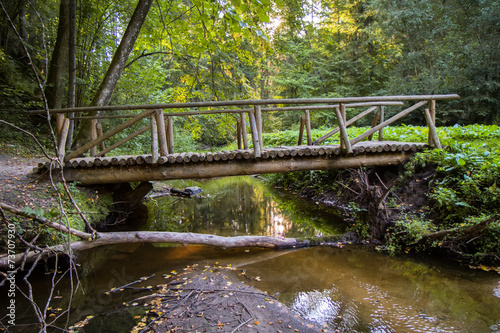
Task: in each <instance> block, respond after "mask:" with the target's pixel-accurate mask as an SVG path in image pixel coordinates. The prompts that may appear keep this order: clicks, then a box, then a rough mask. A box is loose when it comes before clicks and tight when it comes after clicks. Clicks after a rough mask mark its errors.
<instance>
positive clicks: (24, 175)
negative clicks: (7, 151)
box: [0, 154, 56, 209]
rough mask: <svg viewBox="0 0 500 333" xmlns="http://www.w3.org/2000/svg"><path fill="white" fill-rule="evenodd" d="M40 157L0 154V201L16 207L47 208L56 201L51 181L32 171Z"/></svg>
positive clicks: (40, 159)
mask: <svg viewBox="0 0 500 333" xmlns="http://www.w3.org/2000/svg"><path fill="white" fill-rule="evenodd" d="M42 160H43V159H42V158H36V157H35V158H28V157H20V156H10V155H2V154H0V184H2V185H1V186H2V191H0V201H1V202H3V203H5V204H8V205H11V206H13V207H15V208H18V209H23V208H26V207H29V208H32V209H35V208H36V207H40V208H42V209H47V208H49V207H51V206H53V205H54V204H55V202H56V198H55V191H54V188H53V187H52V185H51V183H50V182H49V181H48V180H47V179H46V178H43V177H41V175H40V174H36V173H33V172H32V171H33V169H34V168H35V167H36V166H37V165H38V162H40V161H42Z"/></svg>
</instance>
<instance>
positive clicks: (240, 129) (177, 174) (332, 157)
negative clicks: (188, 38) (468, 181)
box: [33, 95, 459, 184]
mask: <svg viewBox="0 0 500 333" xmlns="http://www.w3.org/2000/svg"><path fill="white" fill-rule="evenodd" d="M457 98H459V96H458V95H420V96H379V97H349V98H326V99H294V100H254V101H217V102H195V103H178V104H156V105H136V106H130V105H127V106H105V107H87V108H73V109H57V110H45V111H38V112H33V113H35V114H36V113H38V114H47V115H49V114H57V115H58V120H59V121H58V135H59V147H58V148H59V152H58V159H59V161H60V163H54V161H52V162H50V163H49V162H47V163H45V164H40V165H39V166H38V168H39V169H47V170H57V169H61V168H60V166H61V165H62V166H63V168H62V169H63V172H64V177H65V179H66V180H68V181H79V182H82V183H88V184H92V183H119V182H134V181H149V180H168V179H187V178H211V177H223V176H234V175H251V174H263V173H277V172H291V171H305V170H328V169H338V168H352V167H359V166H381V165H394V164H399V163H402V162H404V161H406V160H408V158H409V157H410V156H411V155H412V154H414V153H415V152H418V151H421V150H423V149H425V148H427V147H431V148H441V143H440V141H439V138H438V136H437V133H436V127H435V121H436V101H439V100H451V99H457ZM405 102H415V104H413V105H411V106H408V107H406V108H404V109H403V110H402V111H400V112H398V113H396V114H395V115H393V116H392V117H391V118H389V119H387V120H385V114H384V112H385V107H391V106H403V105H404V103H405ZM325 103H335V104H325ZM317 104H323V105H317ZM266 105H267V107H262V106H266ZM273 105H278V106H273ZM282 105H293V106H288V107H283V106H282ZM227 106H233V107H234V106H236V107H240V108H239V109H213V108H220V107H227ZM242 106H253V108H241V107H242ZM424 106H427V107H426V108H425V109H424V110H423V111H424V112H423V116H424V117H425V120H426V122H427V126H428V129H429V135H428V141H427V142H426V143H406V142H390V141H383V129H384V127H386V126H388V125H390V124H392V123H394V122H396V121H399V120H400V119H402V118H403V117H405V116H407V115H408V114H410V113H412V112H414V111H415V110H417V109H419V108H421V107H424ZM365 107H368V109H366V110H364V111H362V112H360V113H358V114H357V115H355V116H353V117H351V118H350V119H347V117H346V114H347V113H346V109H348V108H365ZM176 109H187V111H186V110H184V111H180V112H179V111H177V112H172V110H176ZM123 110H141V113H139V114H137V113H136V114H130V115H116V116H115V115H106V114H105V113H106V112H113V111H123ZM314 110H333V111H334V112H335V113H334V114H333V115H334V116H335V117H336V119H337V125H338V126H337V127H336V128H334V129H333V130H331V131H330V132H329V133H327V134H326V135H324V136H322V137H320V138H317V139H316V140H314V141H313V138H312V135H311V119H310V113H311V112H313V111H314ZM274 111H283V112H294V111H302V112H303V115H302V117H301V120H300V130H299V135H298V142H297V146H287V147H266V146H265V145H264V142H263V135H262V134H263V117H262V113H263V112H274ZM74 112H91V115H90V116H75V115H73V113H74ZM222 113H224V114H234V115H235V116H236V117H235V123H236V129H237V139H238V149H237V150H233V151H218V152H180V153H176V152H175V151H174V142H173V133H174V128H173V121H172V119H173V117H182V116H193V115H196V116H206V115H211V114H222ZM66 114H70V117H67V118H65V116H64V115H66ZM368 115H373V116H374V117H373V123H372V126H371V128H370V129H368V130H367V131H365V132H364V133H362V134H361V135H359V136H358V137H356V138H349V136H348V134H347V130H346V128H347V127H348V126H350V125H352V124H354V123H355V122H356V121H358V120H359V119H361V118H363V117H366V116H368ZM109 118H130V119H129V120H127V121H125V122H124V123H122V124H121V125H119V126H117V127H115V128H112V129H111V130H110V131H108V132H106V133H102V127H101V126H99V125H100V124H99V121H102V120H104V119H109ZM76 119H80V120H90V121H91V122H92V125H91V126H92V127H91V137H90V138H89V141H88V142H87V143H85V144H84V145H83V146H81V147H80V148H78V149H77V150H75V151H71V152H69V153H66V151H67V149H66V141H67V135H68V133H67V131H68V128H69V125H70V122H71V121H74V120H76ZM147 119H149V124H148V125H147V126H145V127H143V128H142V129H140V130H138V131H136V132H134V133H132V134H130V135H128V136H127V137H126V138H125V139H122V140H120V141H118V142H116V143H114V144H112V145H111V146H108V147H107V148H106V147H104V143H105V141H106V140H108V139H110V138H111V137H112V136H114V135H116V134H118V133H120V132H122V131H125V130H127V129H128V128H130V127H131V126H132V125H134V124H137V123H139V122H144V121H145V120H147ZM247 121H248V122H249V126H248V127H249V129H250V131H249V133H247V125H246V124H247ZM99 130H101V132H99ZM144 133H146V135H148V133H149V135H150V136H151V154H146V155H135V156H134V155H127V156H106V155H107V154H109V153H110V152H111V151H112V150H113V149H115V148H117V147H118V146H120V145H122V144H124V143H126V142H128V141H130V140H133V139H134V138H136V137H137V136H139V135H142V134H144ZM304 133H305V138H306V140H307V144H306V145H303V143H302V142H303V137H304ZM336 133H338V135H339V144H336V145H331V144H330V145H324V142H325V141H326V139H328V138H329V137H331V136H332V135H334V134H336ZM375 133H378V141H371V140H372V137H373V135H374V134H375ZM247 135H248V136H251V141H250V139H249V138H248V137H247ZM366 140H368V141H366ZM322 144H323V145H322ZM98 147H100V151H99V152H98V151H97V148H98ZM85 154H87V155H88V156H82V155H85ZM58 174H59V175H60V174H61V173H60V172H59V173H54V175H56V177H57V175H58Z"/></svg>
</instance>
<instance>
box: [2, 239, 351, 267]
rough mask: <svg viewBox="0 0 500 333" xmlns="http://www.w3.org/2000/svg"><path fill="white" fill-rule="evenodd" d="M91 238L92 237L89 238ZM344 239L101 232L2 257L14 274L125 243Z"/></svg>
mask: <svg viewBox="0 0 500 333" xmlns="http://www.w3.org/2000/svg"><path fill="white" fill-rule="evenodd" d="M88 236H91V235H90V234H88ZM340 237H341V236H325V237H317V238H314V239H313V240H309V239H298V238H280V237H271V236H234V237H223V236H216V235H210V234H200V233H191V232H160V231H128V232H100V233H97V237H96V239H94V240H91V238H90V237H89V238H88V239H85V240H80V241H75V242H69V243H64V244H59V245H55V246H50V247H46V248H44V249H43V250H42V251H28V252H23V253H18V254H16V255H2V256H0V270H7V269H8V270H12V269H13V267H17V266H20V265H21V264H22V263H28V262H32V261H35V260H36V259H37V258H38V257H40V256H41V257H42V259H45V258H50V257H53V256H56V255H59V254H68V253H72V252H75V251H83V250H88V249H92V248H94V247H97V246H103V245H113V244H122V243H174V244H182V245H188V244H196V245H208V246H216V247H221V248H241V247H261V248H274V249H285V248H300V247H306V246H311V245H319V244H321V243H327V242H328V243H333V244H336V243H337V242H340V240H339V239H340Z"/></svg>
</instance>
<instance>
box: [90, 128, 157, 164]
mask: <svg viewBox="0 0 500 333" xmlns="http://www.w3.org/2000/svg"><path fill="white" fill-rule="evenodd" d="M150 128H151V124H149V125H148V126H146V127H143V128H141V129H140V130H138V131H136V132H134V133H132V134H130V135H129V136H127V137H126V138H124V139H121V140H120V141H118V142H117V143H115V144H113V145H111V146H109V147H108V148H106V149H103V150H101V151H100V152H98V153H97V154H96V156H104V155H106V154H107V153H108V152H110V151H112V150H113V149H116V148H118V147H119V146H121V145H122V144H124V143H125V142H128V141H130V140H132V139H133V138H135V137H137V136H139V135H141V134H142V133H144V132H147V131H149V129H150Z"/></svg>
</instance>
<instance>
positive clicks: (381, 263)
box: [0, 177, 500, 332]
mask: <svg viewBox="0 0 500 333" xmlns="http://www.w3.org/2000/svg"><path fill="white" fill-rule="evenodd" d="M169 185H170V186H173V187H179V188H182V187H186V186H193V185H195V186H200V187H202V188H203V189H204V192H203V193H202V195H203V197H200V198H191V199H182V200H181V199H178V198H172V197H167V198H161V199H160V198H158V199H156V200H151V201H149V202H148V203H147V205H148V207H149V221H148V223H146V224H144V225H143V226H142V228H143V230H175V231H178V230H180V231H193V232H210V233H214V234H219V235H226V236H227V235H244V234H255V235H273V236H281V235H283V236H288V237H290V236H292V237H293V236H297V235H308V236H311V235H320V234H330V233H343V232H344V230H345V224H344V223H343V222H342V220H341V219H340V218H339V215H338V214H337V212H335V211H333V212H332V211H330V210H329V209H328V208H327V207H323V206H321V205H316V204H315V203H312V202H309V201H306V200H301V199H300V198H296V197H294V196H290V195H288V194H283V193H280V192H279V191H276V190H274V189H269V188H267V187H266V186H265V185H263V184H261V183H260V182H258V181H256V180H255V179H252V178H250V177H237V178H227V179H220V180H216V181H210V182H202V183H201V184H200V183H193V182H178V183H172V184H169ZM176 200H177V201H176ZM78 260H79V262H80V264H81V268H80V283H81V288H82V289H81V290H82V291H84V293H82V292H78V293H77V294H76V295H75V297H74V299H73V303H72V304H73V306H72V311H71V316H70V320H69V322H70V324H73V323H75V322H77V321H79V320H82V319H84V318H86V317H87V316H89V315H91V316H94V317H93V319H91V320H90V322H89V324H88V325H87V326H85V329H84V330H83V331H85V332H127V331H129V330H130V329H131V328H132V327H133V326H134V325H135V323H136V320H137V319H135V318H134V317H136V316H139V315H142V314H143V312H144V311H145V309H146V308H145V307H144V306H143V303H142V302H137V306H123V303H124V302H134V300H135V299H136V298H138V297H140V296H142V295H144V292H143V291H140V290H137V289H126V290H124V291H121V292H111V293H109V291H110V290H111V289H112V288H116V287H119V286H123V285H125V284H128V283H130V282H133V281H137V280H138V279H140V278H141V277H145V276H151V275H153V274H154V276H153V277H151V278H149V279H148V280H146V281H143V282H140V283H137V284H135V285H134V287H141V286H142V287H146V286H154V285H157V284H160V283H163V282H164V281H165V279H164V277H163V275H164V274H175V273H176V272H182V271H183V269H184V268H186V266H187V265H193V264H198V265H199V266H200V267H204V266H205V265H210V266H212V265H222V266H227V265H231V267H233V268H236V269H237V270H236V271H235V273H236V274H237V273H240V275H239V278H240V279H241V281H242V282H245V283H248V284H251V285H253V286H255V287H257V288H259V289H261V290H264V291H266V292H268V293H269V294H270V295H273V294H274V295H276V297H277V298H278V299H279V300H280V301H281V302H283V303H285V304H286V305H288V306H289V307H291V308H293V309H294V310H295V311H297V312H298V313H299V314H301V315H303V316H305V317H307V318H310V319H312V320H314V321H316V322H319V323H321V324H324V325H326V326H328V327H329V328H331V329H333V330H338V331H339V332H500V298H498V297H495V295H494V293H495V291H496V290H497V289H498V288H500V276H499V275H497V274H496V273H487V272H482V271H472V270H468V269H464V268H463V267H460V266H457V265H454V264H445V263H443V262H441V261H431V260H429V259H426V260H423V259H412V258H407V257H405V258H395V257H388V256H386V255H384V254H379V253H376V252H372V251H370V250H368V249H366V248H361V247H356V246H347V247H345V248H342V249H339V248H334V247H314V248H308V249H298V250H293V249H291V250H279V251H277V250H266V249H255V248H251V249H226V250H224V249H219V248H213V247H206V246H170V245H167V244H164V245H163V246H154V245H152V244H121V245H115V246H107V247H101V248H95V249H93V250H90V251H86V252H83V253H81V254H80V255H79V258H78ZM242 273H244V274H242ZM50 277H51V276H50V275H44V274H38V275H37V276H35V278H34V279H33V286H34V290H35V294H36V295H37V297H38V299H39V301H40V304H44V302H45V300H46V297H47V290H48V286H49V285H50ZM257 277H258V278H257ZM18 283H19V285H20V286H23V283H22V281H18ZM68 285H69V279H64V278H63V279H62V280H61V283H60V284H59V285H58V286H57V288H56V290H55V294H56V295H58V296H61V298H57V299H54V300H53V302H52V303H51V306H52V308H54V309H56V308H65V306H66V305H67V303H68V294H67V288H68ZM0 293H1V295H4V294H5V290H4V289H0ZM17 300H18V303H17V304H18V313H17V323H18V324H23V323H33V322H34V321H35V319H34V317H33V314H32V313H33V312H32V311H31V310H30V306H29V304H27V303H26V302H23V301H22V298H21V296H17ZM5 301H6V300H5V298H4V297H3V296H2V298H0V306H1V307H0V318H1V317H2V316H3V315H4V314H3V312H4V309H5V306H4V304H5ZM9 329H10V330H11V331H12V332H29V331H30V330H29V329H28V328H27V327H25V326H18V327H16V328H14V329H11V328H9ZM49 331H50V330H49ZM53 331H54V332H55V331H58V330H53Z"/></svg>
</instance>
